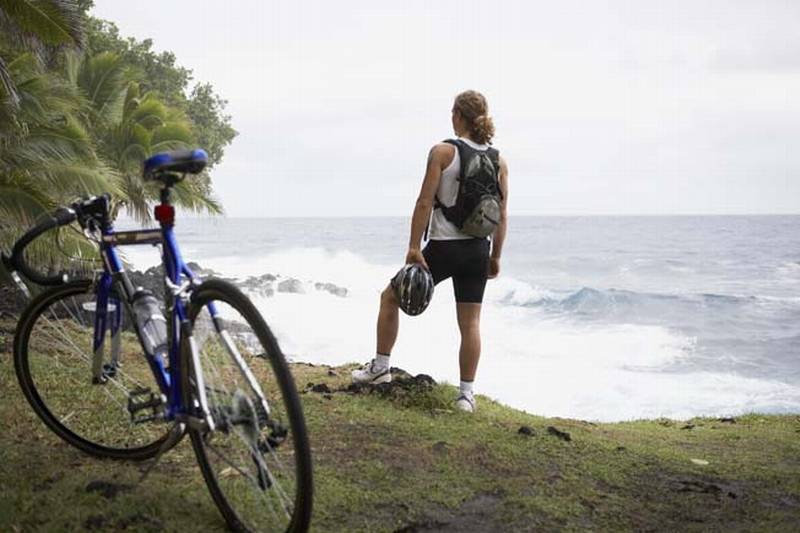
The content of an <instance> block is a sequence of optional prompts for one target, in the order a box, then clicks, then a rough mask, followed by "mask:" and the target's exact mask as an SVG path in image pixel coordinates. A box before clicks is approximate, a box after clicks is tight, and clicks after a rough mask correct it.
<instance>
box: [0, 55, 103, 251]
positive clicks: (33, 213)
mask: <svg viewBox="0 0 800 533" xmlns="http://www.w3.org/2000/svg"><path fill="white" fill-rule="evenodd" d="M7 69H8V73H9V76H10V78H11V79H12V81H13V83H14V85H15V87H16V91H17V100H16V103H11V102H10V99H9V98H7V96H8V94H7V93H4V91H3V88H2V87H0V247H2V248H3V249H8V247H9V246H10V245H11V243H12V242H13V240H14V239H15V238H16V237H18V236H19V235H20V234H21V233H22V232H23V231H24V230H25V229H27V228H29V227H30V226H31V225H32V224H33V223H34V222H35V221H36V220H37V218H39V217H40V216H42V214H43V213H47V212H50V211H52V210H53V209H54V208H55V207H57V206H60V205H64V204H66V203H68V202H70V201H72V200H74V199H75V198H77V197H80V196H86V195H89V194H98V193H100V192H103V191H108V190H110V191H115V190H116V189H115V187H116V185H115V184H116V181H115V179H114V174H113V171H112V170H111V169H110V168H109V167H108V166H107V165H106V164H105V163H104V162H103V161H102V160H101V159H100V158H99V157H98V156H97V154H96V152H95V150H94V147H93V140H92V138H91V136H90V135H89V133H88V132H87V130H86V128H85V127H84V125H83V123H82V121H81V119H80V117H81V115H82V114H83V113H85V111H84V109H85V108H86V105H85V101H84V100H83V98H82V97H81V96H80V95H79V94H78V92H77V91H76V90H75V88H74V87H73V86H72V85H70V84H69V83H68V82H67V81H66V80H64V79H63V78H62V77H60V76H58V75H55V74H53V73H52V72H47V71H45V70H44V69H43V68H42V66H41V64H40V63H39V61H38V60H37V59H36V58H35V57H34V55H33V54H30V53H27V54H22V55H21V56H19V57H17V58H16V59H15V60H13V61H11V62H9V63H8V64H7ZM4 97H5V98H4ZM54 244H58V246H54ZM32 251H33V252H34V254H35V255H37V257H38V259H39V261H40V262H42V263H44V264H47V265H57V264H64V263H67V262H69V261H70V260H69V258H70V257H71V255H70V254H72V253H75V252H76V251H82V253H83V252H86V251H88V250H87V249H86V247H85V244H84V240H83V239H78V238H70V234H69V233H68V232H61V233H60V234H59V235H58V236H48V237H46V238H44V239H43V240H42V241H41V244H39V245H37V246H36V247H34V249H33V250H32Z"/></svg>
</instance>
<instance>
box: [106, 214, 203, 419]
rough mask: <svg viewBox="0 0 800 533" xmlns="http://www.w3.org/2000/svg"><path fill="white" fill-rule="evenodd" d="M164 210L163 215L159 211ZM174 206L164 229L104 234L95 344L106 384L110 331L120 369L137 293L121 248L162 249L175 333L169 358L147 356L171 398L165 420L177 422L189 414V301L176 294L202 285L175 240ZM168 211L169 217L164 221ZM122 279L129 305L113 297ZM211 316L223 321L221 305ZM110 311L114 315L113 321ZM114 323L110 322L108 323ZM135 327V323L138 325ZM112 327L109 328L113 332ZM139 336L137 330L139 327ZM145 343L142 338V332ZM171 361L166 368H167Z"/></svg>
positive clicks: (170, 320)
mask: <svg viewBox="0 0 800 533" xmlns="http://www.w3.org/2000/svg"><path fill="white" fill-rule="evenodd" d="M159 209H161V211H159ZM172 209H173V208H172V206H170V205H168V204H163V203H162V204H161V205H160V206H157V207H156V218H157V219H159V222H160V223H161V229H156V230H139V231H125V232H115V231H114V229H113V226H112V225H111V224H107V225H106V227H105V228H103V230H102V239H101V241H100V253H101V256H102V257H103V262H104V267H105V268H104V269H103V273H102V275H101V276H100V279H99V282H98V285H97V298H96V303H95V306H96V307H95V310H96V313H95V323H94V340H93V350H94V359H93V365H92V366H93V368H92V371H93V376H94V377H95V379H101V378H102V373H103V354H104V343H105V337H106V331H108V330H110V331H111V354H112V355H111V364H112V365H116V364H117V363H118V362H119V361H118V357H119V346H120V342H121V341H120V338H119V335H120V329H121V327H122V322H123V308H124V307H128V308H130V304H131V302H132V299H133V296H134V293H135V288H134V287H133V285H132V284H131V282H130V280H129V279H128V277H127V274H126V272H125V269H124V267H123V264H122V261H121V260H120V258H119V255H118V254H117V250H116V247H117V246H119V245H143V244H149V245H157V244H161V245H162V264H163V265H164V271H165V275H166V280H167V281H168V283H167V288H166V289H167V290H165V299H166V302H165V303H166V306H167V311H168V315H169V316H168V318H167V319H168V323H169V327H168V328H167V329H168V331H169V334H170V339H169V343H168V346H169V348H168V353H167V354H152V355H150V354H147V355H146V357H147V360H148V363H149V365H150V369H151V371H152V372H153V376H154V377H155V380H156V383H157V384H158V387H159V389H160V391H161V394H163V395H164V397H166V398H167V402H166V406H165V408H166V409H165V417H166V419H167V420H174V419H175V417H176V415H178V414H182V413H185V412H186V406H184V405H183V397H182V394H181V392H182V391H181V379H180V368H181V365H180V354H181V349H182V342H183V339H182V333H183V332H184V328H185V325H186V320H187V309H186V301H185V300H184V298H180V297H177V292H176V291H177V289H178V288H179V287H181V286H182V285H183V284H185V283H188V284H189V288H191V287H192V286H194V285H196V284H198V283H199V282H200V280H199V278H198V277H197V276H195V274H194V273H193V272H192V271H191V269H190V268H189V267H188V266H187V265H186V263H185V262H184V260H183V256H182V255H181V252H180V249H179V247H178V241H177V239H176V238H175V232H174V230H173V224H172V219H173V218H174V211H173V210H172ZM165 212H166V216H165ZM115 280H118V281H119V282H120V283H119V285H120V286H121V287H122V289H123V292H124V298H125V300H126V302H122V301H120V299H121V298H120V296H119V295H118V294H114V293H113V292H112V287H113V285H114V281H115ZM207 308H208V311H209V313H210V315H211V317H212V318H214V319H216V318H217V317H218V313H217V309H216V306H215V305H214V303H213V302H211V303H209V304H208V306H207ZM109 312H110V315H111V316H109ZM109 320H110V323H109ZM133 322H134V323H135V322H136V321H135V320H134V321H133ZM109 326H110V327H109ZM137 332H138V326H137ZM140 338H141V333H140ZM164 357H166V361H167V365H166V366H165V365H164Z"/></svg>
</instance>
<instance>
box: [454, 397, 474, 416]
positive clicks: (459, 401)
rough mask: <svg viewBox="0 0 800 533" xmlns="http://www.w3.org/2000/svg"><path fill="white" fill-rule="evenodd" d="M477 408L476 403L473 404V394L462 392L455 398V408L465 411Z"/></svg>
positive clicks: (471, 411) (468, 411)
mask: <svg viewBox="0 0 800 533" xmlns="http://www.w3.org/2000/svg"><path fill="white" fill-rule="evenodd" d="M477 408H478V407H477V405H475V396H473V395H471V394H470V395H467V394H462V395H461V396H459V397H458V398H456V409H460V410H461V411H466V412H467V413H474V412H475V411H476V409H477Z"/></svg>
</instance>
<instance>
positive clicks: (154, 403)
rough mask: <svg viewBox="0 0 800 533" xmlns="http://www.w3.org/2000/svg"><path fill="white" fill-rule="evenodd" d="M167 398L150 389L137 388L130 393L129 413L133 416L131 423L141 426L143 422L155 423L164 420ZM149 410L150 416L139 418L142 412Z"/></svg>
mask: <svg viewBox="0 0 800 533" xmlns="http://www.w3.org/2000/svg"><path fill="white" fill-rule="evenodd" d="M164 403H165V398H164V396H163V395H161V394H157V393H155V392H153V391H151V390H150V389H148V388H143V387H140V388H136V389H134V390H132V391H130V393H128V412H129V413H130V415H131V422H133V423H134V424H141V423H143V422H153V421H154V420H163V419H164V418H165V417H164V409H163V407H164ZM144 410H149V411H150V414H149V415H148V414H145V415H140V416H137V413H139V412H140V411H144Z"/></svg>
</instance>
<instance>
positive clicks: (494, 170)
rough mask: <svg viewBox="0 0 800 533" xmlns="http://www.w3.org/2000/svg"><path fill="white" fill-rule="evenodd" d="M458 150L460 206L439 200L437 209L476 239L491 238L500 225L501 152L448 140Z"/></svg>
mask: <svg viewBox="0 0 800 533" xmlns="http://www.w3.org/2000/svg"><path fill="white" fill-rule="evenodd" d="M444 142H446V143H448V144H452V145H453V146H455V147H456V149H457V150H458V157H459V159H460V160H461V172H460V174H459V176H458V178H457V179H458V195H457V196H456V203H455V204H453V205H451V206H446V205H444V204H443V203H442V202H441V201H440V200H439V198H438V197H437V198H436V202H435V204H434V208H435V209H441V210H442V214H444V217H445V218H446V219H447V220H448V221H450V222H451V223H453V225H455V226H456V227H457V228H458V229H459V230H461V231H462V232H464V233H466V234H467V235H470V236H472V237H481V238H482V237H488V236H489V235H491V234H492V233H494V230H495V229H496V228H497V225H498V224H499V223H500V203H501V202H502V200H503V193H502V191H501V190H500V182H499V180H498V175H499V173H500V152H498V151H497V150H496V149H495V148H487V149H486V150H476V149H475V148H473V147H471V146H470V145H469V144H467V143H465V142H464V141H462V140H461V139H447V140H446V141H444Z"/></svg>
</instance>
